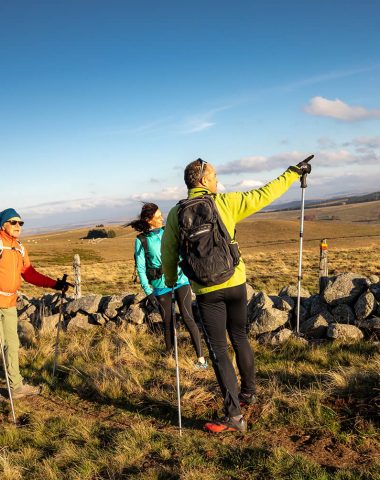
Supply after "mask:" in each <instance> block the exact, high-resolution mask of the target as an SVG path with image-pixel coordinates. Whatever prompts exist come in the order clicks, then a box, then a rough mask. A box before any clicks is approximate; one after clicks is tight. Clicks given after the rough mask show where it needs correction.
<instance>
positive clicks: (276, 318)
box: [250, 308, 289, 335]
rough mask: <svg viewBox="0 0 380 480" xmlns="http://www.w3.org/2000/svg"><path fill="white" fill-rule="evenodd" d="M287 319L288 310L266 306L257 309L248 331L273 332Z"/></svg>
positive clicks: (256, 333)
mask: <svg viewBox="0 0 380 480" xmlns="http://www.w3.org/2000/svg"><path fill="white" fill-rule="evenodd" d="M288 320H289V312H284V311H282V310H277V309H276V308H266V309H265V310H264V309H261V310H258V314H257V315H256V317H255V319H254V321H253V322H252V325H251V329H250V331H251V332H252V333H253V334H254V335H260V334H261V333H266V332H273V331H274V330H277V329H278V328H279V327H282V326H283V325H285V323H286V322H287V321H288Z"/></svg>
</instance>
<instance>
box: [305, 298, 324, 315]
mask: <svg viewBox="0 0 380 480" xmlns="http://www.w3.org/2000/svg"><path fill="white" fill-rule="evenodd" d="M309 300H310V315H317V314H318V313H323V312H327V311H328V309H327V305H326V303H325V302H324V301H323V298H322V297H321V296H320V295H312V296H311V297H310V299H309Z"/></svg>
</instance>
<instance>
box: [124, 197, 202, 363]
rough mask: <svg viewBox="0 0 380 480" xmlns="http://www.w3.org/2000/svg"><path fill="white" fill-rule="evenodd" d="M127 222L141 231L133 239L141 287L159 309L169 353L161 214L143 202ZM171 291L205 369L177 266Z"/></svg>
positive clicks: (186, 291) (185, 287)
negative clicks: (175, 280) (136, 212)
mask: <svg viewBox="0 0 380 480" xmlns="http://www.w3.org/2000/svg"><path fill="white" fill-rule="evenodd" d="M129 225H130V226H131V227H132V228H134V229H135V230H136V231H138V232H142V233H141V234H140V235H138V236H137V238H136V241H135V259H136V270H137V274H138V276H139V278H140V283H141V286H142V288H143V290H144V292H145V294H146V295H147V297H148V299H149V301H150V303H151V304H152V306H153V307H155V308H157V309H158V311H159V312H160V315H161V317H162V321H163V324H164V336H165V344H166V350H167V351H168V352H172V351H173V347H174V333H173V328H172V322H171V315H172V311H171V292H172V289H171V288H169V287H167V286H166V284H165V276H164V275H163V273H162V269H161V239H162V235H163V233H164V227H163V225H164V219H163V216H162V213H161V211H160V209H159V208H158V206H157V205H156V204H155V203H144V205H143V207H142V209H141V213H140V216H139V218H138V219H137V220H134V221H132V222H131V223H129ZM144 244H145V248H144ZM146 250H147V255H146ZM147 257H148V258H147ZM174 293H175V298H176V300H177V303H178V307H179V311H180V313H181V317H182V319H183V321H184V323H185V325H186V327H187V329H188V331H189V333H190V336H191V340H192V343H193V346H194V349H195V352H196V355H197V361H196V366H197V367H198V368H207V361H206V360H205V359H204V357H203V355H202V347H201V337H200V333H199V329H198V327H197V325H196V323H195V321H194V317H193V314H192V307H191V304H192V298H191V288H190V283H189V280H188V278H187V277H186V276H185V275H184V273H183V272H182V270H181V269H180V268H179V267H178V271H177V282H176V284H175V286H174Z"/></svg>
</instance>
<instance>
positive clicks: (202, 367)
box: [195, 360, 208, 370]
mask: <svg viewBox="0 0 380 480" xmlns="http://www.w3.org/2000/svg"><path fill="white" fill-rule="evenodd" d="M195 368H196V369H197V370H206V369H207V368H208V363H207V360H205V361H204V362H203V363H202V362H200V361H199V360H198V361H197V362H195Z"/></svg>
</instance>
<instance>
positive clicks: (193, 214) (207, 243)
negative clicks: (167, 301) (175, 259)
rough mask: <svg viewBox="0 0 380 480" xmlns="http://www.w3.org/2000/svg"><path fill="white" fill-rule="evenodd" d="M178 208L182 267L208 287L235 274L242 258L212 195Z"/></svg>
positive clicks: (181, 202)
mask: <svg viewBox="0 0 380 480" xmlns="http://www.w3.org/2000/svg"><path fill="white" fill-rule="evenodd" d="M178 205H179V208H178V224H179V245H180V246H179V254H180V256H181V262H180V266H181V268H182V270H183V272H184V274H185V275H186V276H187V277H188V278H189V279H190V280H194V281H195V282H197V283H199V284H201V285H204V286H206V287H209V286H212V285H219V284H220V283H224V282H225V281H227V280H228V279H229V278H230V277H232V275H233V273H234V271H235V267H236V265H238V263H239V261H240V253H239V247H238V244H237V243H236V242H235V241H232V240H231V236H230V234H229V233H228V231H227V229H226V227H225V225H224V223H223V222H222V220H221V218H220V215H219V212H218V210H217V208H216V205H215V202H214V200H213V198H212V196H211V195H204V196H202V197H195V198H189V199H187V200H181V201H180V202H179V203H178Z"/></svg>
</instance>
